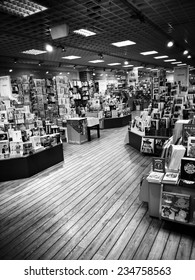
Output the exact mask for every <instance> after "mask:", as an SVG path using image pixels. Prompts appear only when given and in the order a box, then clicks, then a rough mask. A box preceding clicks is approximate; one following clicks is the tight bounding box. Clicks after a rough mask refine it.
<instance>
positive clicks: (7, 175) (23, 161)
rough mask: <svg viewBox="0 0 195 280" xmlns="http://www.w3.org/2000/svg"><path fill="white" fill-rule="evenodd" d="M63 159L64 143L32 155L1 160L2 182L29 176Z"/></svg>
mask: <svg viewBox="0 0 195 280" xmlns="http://www.w3.org/2000/svg"><path fill="white" fill-rule="evenodd" d="M63 160H64V154H63V144H62V143H60V144H58V145H56V146H54V147H51V148H47V149H45V150H42V151H40V152H37V153H35V154H32V155H28V156H24V157H18V158H9V159H3V160H0V170H1V172H0V182H3V181H10V180H16V179H22V178H28V177H30V176H32V175H34V174H36V173H38V172H40V171H43V170H44V169H46V168H49V167H51V166H53V165H55V164H57V163H59V162H61V161H63Z"/></svg>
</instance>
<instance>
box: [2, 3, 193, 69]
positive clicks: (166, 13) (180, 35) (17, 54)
mask: <svg viewBox="0 0 195 280" xmlns="http://www.w3.org/2000/svg"><path fill="white" fill-rule="evenodd" d="M36 2H37V3H39V4H41V5H43V6H45V7H47V8H48V9H47V10H45V11H43V12H40V13H37V14H35V15H31V16H29V17H25V18H22V17H17V16H13V15H9V14H7V13H5V12H3V11H0V60H1V59H4V60H5V59H6V58H7V59H8V60H9V61H10V59H12V60H14V58H17V59H22V60H23V61H25V59H26V60H28V61H29V59H32V61H34V60H36V61H37V63H38V61H40V60H41V61H43V62H44V63H45V64H47V63H56V65H58V63H59V62H61V63H62V62H63V64H66V63H68V64H72V65H75V64H76V65H81V66H88V67H89V66H90V67H100V68H101V67H103V68H105V67H108V65H107V64H108V63H112V62H119V63H121V65H119V66H115V68H116V67H117V68H123V67H122V66H123V63H124V60H128V61H129V62H130V61H131V63H130V64H134V65H136V66H138V65H140V64H144V65H146V66H159V67H166V68H170V67H172V65H171V64H170V63H168V64H167V63H165V62H164V61H163V60H156V59H154V55H152V56H143V55H141V54H140V52H143V51H150V50H156V51H157V52H158V55H168V56H169V57H170V58H175V59H176V60H179V61H182V62H185V63H188V64H190V65H193V66H195V59H194V57H195V36H194V34H193V33H194V32H193V30H194V27H195V20H194V14H195V1H194V0H193V1H192V0H189V1H186V0H185V1H184V0H158V1H156V0H120V1H119V0H66V1H63V0H60V1H54V0H52V1H51V0H49V1H48V0H39V1H36ZM63 23H66V24H67V25H68V26H69V35H68V36H67V37H64V38H61V39H57V40H52V38H51V35H50V28H51V27H52V26H56V25H60V24H63ZM79 28H88V29H90V30H92V31H95V32H96V33H97V34H96V35H95V36H91V37H87V38H86V37H82V36H80V35H77V34H74V33H73V31H74V30H75V29H79ZM170 39H173V40H174V41H175V42H176V44H175V47H174V48H172V49H168V48H167V47H166V43H167V41H168V40H170ZM122 40H132V41H135V42H136V45H132V46H128V47H122V48H117V47H115V46H113V45H111V43H113V42H117V41H122ZM46 43H50V44H52V45H53V46H54V52H53V53H47V54H41V55H37V56H33V55H27V54H23V53H22V51H24V50H28V49H32V48H34V49H40V50H44V48H45V44H46ZM61 47H65V49H66V52H65V54H66V55H77V56H81V58H80V59H77V60H74V61H66V60H64V59H62V56H64V53H63V52H62V48H61ZM185 48H187V49H189V50H190V53H191V54H192V59H190V60H188V59H187V58H186V57H184V56H183V54H182V52H183V50H184V49H185ZM99 54H102V55H103V57H104V63H101V64H97V65H96V64H93V65H92V64H91V63H89V61H90V60H93V59H98V58H99ZM110 68H112V67H110Z"/></svg>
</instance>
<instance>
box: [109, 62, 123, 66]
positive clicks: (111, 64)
mask: <svg viewBox="0 0 195 280" xmlns="http://www.w3.org/2000/svg"><path fill="white" fill-rule="evenodd" d="M107 65H110V66H115V65H121V63H119V62H115V63H109V64H107Z"/></svg>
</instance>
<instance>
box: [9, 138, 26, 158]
mask: <svg viewBox="0 0 195 280" xmlns="http://www.w3.org/2000/svg"><path fill="white" fill-rule="evenodd" d="M10 154H11V156H16V157H17V156H22V155H23V142H14V141H10Z"/></svg>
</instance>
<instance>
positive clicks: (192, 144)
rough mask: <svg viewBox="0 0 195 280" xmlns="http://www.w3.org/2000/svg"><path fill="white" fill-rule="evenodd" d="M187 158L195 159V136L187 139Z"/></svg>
mask: <svg viewBox="0 0 195 280" xmlns="http://www.w3.org/2000/svg"><path fill="white" fill-rule="evenodd" d="M187 156H188V157H193V158H195V136H189V137H188V143H187Z"/></svg>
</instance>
